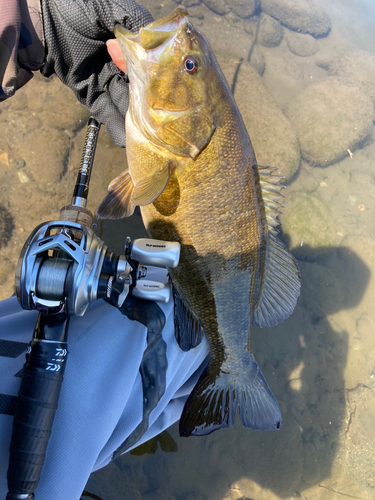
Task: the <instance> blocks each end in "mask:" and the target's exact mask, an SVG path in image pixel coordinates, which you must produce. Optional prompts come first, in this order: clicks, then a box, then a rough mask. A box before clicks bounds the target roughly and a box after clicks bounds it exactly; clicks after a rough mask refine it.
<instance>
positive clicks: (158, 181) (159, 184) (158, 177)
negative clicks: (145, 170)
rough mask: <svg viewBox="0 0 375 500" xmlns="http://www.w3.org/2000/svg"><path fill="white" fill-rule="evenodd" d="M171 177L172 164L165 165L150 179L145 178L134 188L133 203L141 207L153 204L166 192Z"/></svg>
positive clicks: (149, 177)
mask: <svg viewBox="0 0 375 500" xmlns="http://www.w3.org/2000/svg"><path fill="white" fill-rule="evenodd" d="M169 176H170V164H169V162H166V163H165V165H164V166H163V167H162V168H161V169H160V170H159V171H158V172H155V173H153V174H152V175H150V176H148V177H144V178H143V179H141V180H140V181H138V182H137V183H136V185H135V186H134V193H133V202H134V204H135V205H140V206H141V207H143V206H145V205H149V204H150V203H153V202H154V201H155V200H156V199H157V198H159V196H160V195H161V194H162V192H163V191H164V189H165V187H166V185H167V184H168V181H169Z"/></svg>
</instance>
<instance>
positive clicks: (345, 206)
mask: <svg viewBox="0 0 375 500" xmlns="http://www.w3.org/2000/svg"><path fill="white" fill-rule="evenodd" d="M219 3H220V2H217V3H216V5H219ZM270 3H271V2H270ZM290 3H292V2H285V5H287V4H288V5H290ZM321 3H322V5H323V4H324V2H323V0H322V1H321ZM185 4H187V6H188V10H189V12H191V14H193V16H195V17H192V22H193V24H194V25H195V26H196V27H197V28H198V29H199V30H200V31H201V32H202V33H204V34H205V35H206V36H207V38H208V40H209V41H210V43H211V45H212V47H213V49H214V51H215V53H216V54H217V56H218V59H219V62H220V63H221V65H222V69H223V71H224V73H225V74H226V75H227V78H228V81H229V84H230V85H231V86H232V88H233V89H234V94H235V98H236V100H237V103H238V105H239V108H240V110H241V113H242V114H243V117H244V120H245V123H246V124H247V125H248V128H249V132H250V137H251V139H252V141H253V145H254V149H255V152H256V155H257V158H258V162H259V163H263V164H264V162H267V163H268V162H269V164H270V165H272V166H279V167H280V170H281V171H282V173H283V175H285V176H286V181H285V183H286V184H287V189H286V190H285V191H284V195H285V201H284V205H285V215H284V217H283V218H282V221H283V236H282V237H283V238H284V240H285V241H287V242H289V245H290V247H291V249H292V251H293V252H294V253H295V255H296V256H297V257H298V259H299V264H300V268H301V274H302V294H301V298H300V301H299V303H298V305H297V307H296V310H295V312H294V313H293V315H292V316H291V317H290V318H289V319H288V320H287V321H285V322H284V323H283V324H281V325H278V326H277V327H275V328H272V329H268V330H259V329H258V330H256V332H255V335H254V349H255V356H256V358H257V360H258V362H259V364H260V366H261V368H262V371H263V373H264V375H265V377H266V379H267V381H268V383H269V385H270V387H271V388H272V390H273V392H274V394H275V397H276V398H277V400H278V401H279V404H280V408H281V411H282V414H283V427H282V429H281V431H280V432H278V433H273V432H270V433H255V432H251V431H249V430H247V429H244V428H242V427H241V425H240V424H239V423H238V425H237V424H236V426H235V428H234V429H230V430H225V431H220V432H216V433H214V434H212V435H210V436H208V437H207V438H193V437H192V438H188V439H186V438H184V439H182V438H179V436H178V428H177V426H173V427H172V428H171V429H170V431H169V433H170V435H171V436H172V438H173V439H174V440H175V442H176V443H177V446H178V452H177V453H176V452H175V451H171V452H169V453H168V452H165V451H163V450H162V449H161V445H160V444H159V445H158V449H157V451H156V453H154V454H144V455H142V456H134V455H130V454H126V455H124V456H123V457H121V458H120V459H118V460H117V461H115V462H114V463H113V464H110V465H109V466H108V467H106V468H105V469H103V470H101V471H98V472H97V473H95V474H93V475H92V477H91V478H90V480H89V483H88V485H87V490H88V491H91V492H93V493H95V494H97V495H99V496H101V497H102V498H103V499H105V500H115V499H118V498H134V499H142V500H151V499H160V500H161V499H163V500H174V499H176V500H188V499H189V500H200V499H209V500H224V499H225V500H229V499H230V500H236V499H250V500H251V499H253V500H275V499H280V498H303V499H306V500H318V499H319V500H326V499H327V500H328V499H333V500H335V499H336V498H337V499H340V498H343V497H344V498H345V497H347V498H357V499H363V500H367V499H372V498H374V496H375V473H374V465H375V452H374V450H375V430H374V429H375V393H374V390H375V340H374V336H373V331H374V317H373V303H374V288H373V269H374V266H375V241H374V237H373V234H374V217H373V213H374V208H375V206H374V205H375V174H374V169H373V165H374V163H375V142H374V138H375V134H374V126H373V123H372V119H373V118H372V115H371V113H373V103H374V102H375V100H374V99H375V83H374V82H375V77H374V78H372V75H375V62H374V60H375V53H374V47H375V35H374V33H375V31H374V21H373V20H374V19H375V7H374V4H373V3H372V2H369V1H367V2H366V1H364V0H361V1H357V2H355V5H353V2H349V1H348V0H337V1H331V2H330V3H329V5H328V6H327V7H325V8H326V11H327V13H328V15H329V17H330V20H331V23H332V28H331V31H330V32H329V34H328V35H327V36H324V37H321V38H317V39H314V40H310V39H309V38H307V39H308V40H309V41H308V42H306V39H305V40H303V39H299V40H297V42H296V41H295V40H294V43H293V33H291V32H290V30H288V28H286V27H284V32H283V36H282V40H281V42H280V43H279V44H278V45H277V46H265V45H264V43H266V44H267V45H270V44H271V42H266V41H265V40H269V38H267V37H266V36H265V35H264V33H263V34H262V33H261V32H260V28H261V25H260V26H259V31H258V39H257V41H255V40H254V35H250V34H249V31H250V29H249V26H250V27H251V29H252V30H253V33H254V34H255V32H256V29H254V27H255V28H256V23H255V24H251V22H250V21H249V20H243V19H241V18H239V17H238V16H236V15H234V14H233V13H227V14H226V15H225V16H222V15H220V14H217V13H214V12H212V11H211V10H210V9H209V8H208V7H206V6H205V5H204V4H200V3H199V1H198V0H196V1H195V0H189V1H188V2H186V3H185ZM144 5H145V6H146V7H148V8H149V9H150V10H151V12H152V14H153V16H154V17H155V18H158V17H163V16H164V15H166V14H168V13H169V12H170V11H171V10H172V9H173V8H174V7H175V6H176V4H175V3H173V2H172V0H165V1H163V3H162V4H160V3H159V2H144ZM189 5H190V7H189ZM216 8H218V7H216ZM285 10H286V6H285V9H284V12H285ZM273 29H275V28H273ZM263 35H264V37H265V38H262V36H263ZM305 36H306V37H307V35H305ZM271 38H272V37H271ZM260 41H263V44H262V43H260ZM305 42H306V46H305ZM273 43H274V42H273ZM311 47H312V48H311ZM292 50H294V52H300V53H301V52H302V51H305V53H306V51H307V53H309V51H310V52H314V51H315V50H316V51H315V53H313V54H310V55H305V56H302V55H297V54H296V53H294V52H292ZM363 51H368V52H365V53H364V52H363ZM249 53H250V54H251V58H250V62H251V63H252V64H253V66H254V67H255V68H256V70H257V72H258V73H259V72H260V73H262V76H257V75H255V77H254V76H253V71H252V69H251V68H249V66H248V63H247V60H248V56H249ZM236 70H238V71H237V73H236ZM262 70H263V72H262ZM235 74H236V75H237V76H236V79H235V81H234V75H235ZM254 79H255V80H254ZM250 81H251V82H253V81H256V82H259V81H260V82H261V84H262V85H261V91H259V93H258V94H256V95H255V97H254V94H253V93H252V92H253V89H251V88H249V85H250V83H249V82H250ZM323 95H324V99H323V97H322V96H323ZM255 99H256V102H255ZM296 99H297V100H296ZM298 99H299V100H298ZM260 102H261V105H260V104H259V103H260ZM331 103H332V104H331ZM371 103H372V104H371ZM330 106H331V107H330ZM371 106H372V107H371ZM252 110H256V112H255V113H254V114H256V115H257V116H256V117H255V118H254V117H253V116H251V115H252ZM285 117H287V120H286V119H285ZM316 117H318V119H315V118H316ZM87 118H88V115H87V112H86V111H85V109H84V108H83V107H81V106H80V105H79V104H77V103H76V102H75V99H74V97H73V95H72V94H71V92H70V91H69V90H68V89H65V88H64V87H63V86H62V85H61V84H60V82H59V81H58V80H57V79H52V80H45V79H43V78H42V77H41V76H39V75H36V77H35V78H34V80H33V81H31V82H30V83H29V84H28V85H26V87H25V88H24V89H21V90H20V91H18V92H17V94H16V96H15V97H14V98H12V99H10V100H8V101H7V102H5V103H2V105H1V107H0V126H1V130H2V134H1V137H0V205H1V206H3V207H5V209H6V211H7V213H9V214H10V215H11V219H9V218H8V219H6V221H5V222H6V228H5V229H6V231H5V232H4V231H3V232H1V231H2V228H3V226H1V224H5V223H3V222H2V219H1V213H0V236H1V238H0V245H1V247H0V297H1V298H5V297H7V296H9V295H10V294H11V293H13V284H14V269H15V266H16V263H17V259H18V255H19V252H20V250H21V247H22V245H23V243H24V241H25V239H26V237H27V236H28V234H29V233H30V232H31V230H32V229H33V228H34V227H35V226H36V225H37V224H38V223H39V222H41V221H43V220H51V219H54V218H57V217H58V212H59V209H60V207H61V206H62V205H64V204H65V203H69V202H70V199H71V194H72V189H73V184H74V181H75V177H76V170H77V168H78V164H79V159H80V154H81V147H82V144H83V140H84V135H85V125H86V121H87ZM285 120H286V121H285ZM260 130H261V133H259V131H260ZM296 137H297V138H298V139H299V146H300V147H298V142H296ZM296 144H297V146H296ZM348 150H349V151H348ZM280 151H282V154H280ZM296 155H297V156H298V161H297V162H296V161H295V158H296ZM124 162H125V153H124V151H122V150H120V149H118V148H116V147H115V146H114V144H113V143H112V141H111V140H110V138H109V137H108V136H107V135H106V134H105V132H104V130H102V131H101V135H100V139H99V145H98V149H97V156H96V162H95V165H94V171H93V176H92V182H91V189H90V195H89V208H91V209H92V210H95V208H96V206H97V204H98V203H99V202H100V201H101V199H102V198H103V197H104V195H105V193H106V188H107V185H108V184H109V182H110V181H111V180H112V179H113V178H114V177H115V176H116V175H118V174H119V173H120V172H121V171H122V170H123V168H124ZM318 165H319V166H318ZM297 166H298V169H297V170H296V171H295V172H294V169H295V168H296V167H297ZM2 213H3V214H4V213H5V211H4V210H3V211H2ZM3 219H4V220H5V218H4V217H3ZM10 229H12V230H10ZM143 231H144V230H143V228H142V224H141V220H140V217H139V216H138V215H136V216H134V217H133V218H132V219H131V220H127V221H119V222H115V223H103V224H101V225H100V226H99V232H100V234H101V236H102V238H103V239H105V241H106V243H107V244H108V245H109V246H110V247H111V248H112V249H113V250H115V251H117V252H121V249H122V245H123V240H124V238H125V236H127V235H130V236H131V237H132V238H135V237H137V236H139V235H140V234H143ZM119 235H120V236H119ZM233 293H234V294H235V290H233ZM163 447H164V448H165V446H163ZM167 448H168V446H167ZM169 449H175V447H173V446H172V447H169Z"/></svg>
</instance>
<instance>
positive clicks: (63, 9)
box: [41, 0, 153, 147]
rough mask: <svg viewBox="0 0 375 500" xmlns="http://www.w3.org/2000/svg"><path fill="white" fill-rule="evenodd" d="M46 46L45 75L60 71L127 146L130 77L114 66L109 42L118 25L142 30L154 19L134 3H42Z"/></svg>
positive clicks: (84, 0) (47, 0) (96, 0)
mask: <svg viewBox="0 0 375 500" xmlns="http://www.w3.org/2000/svg"><path fill="white" fill-rule="evenodd" d="M41 4H42V15H43V25H44V36H45V45H46V52H47V54H46V61H45V63H44V65H43V66H42V68H41V73H42V74H43V75H44V76H47V77H48V76H51V75H52V74H53V73H56V74H57V76H58V77H59V78H60V80H61V81H62V82H63V83H64V84H66V85H67V86H68V87H70V88H71V89H72V90H73V91H74V93H75V95H76V96H77V98H78V100H79V101H80V102H81V103H83V104H85V105H86V106H87V108H88V110H89V111H90V113H91V115H92V116H93V117H94V118H95V119H96V120H98V121H99V122H101V123H104V124H105V128H106V131H107V133H108V134H109V135H110V136H111V137H112V139H113V140H114V141H115V142H116V144H117V145H118V146H120V147H125V120H124V117H125V113H126V111H127V109H128V101H129V89H128V80H127V78H126V77H125V76H124V75H123V74H121V73H120V72H119V70H118V69H117V68H116V66H115V64H114V63H113V62H112V60H111V58H110V56H109V54H108V52H107V47H106V41H107V40H109V39H111V38H113V30H114V27H115V25H116V24H121V25H122V26H124V27H125V28H127V29H129V30H131V31H133V32H138V31H139V29H140V28H141V27H142V26H145V25H146V24H148V23H150V22H152V21H153V19H152V16H151V14H150V13H149V12H148V11H147V10H146V9H145V8H144V7H141V6H140V5H137V4H136V3H135V2H134V0H42V1H41Z"/></svg>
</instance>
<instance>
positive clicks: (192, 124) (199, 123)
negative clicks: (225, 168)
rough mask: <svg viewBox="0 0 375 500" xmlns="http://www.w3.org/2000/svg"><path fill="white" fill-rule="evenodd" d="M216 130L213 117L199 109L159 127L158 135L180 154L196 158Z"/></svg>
mask: <svg viewBox="0 0 375 500" xmlns="http://www.w3.org/2000/svg"><path fill="white" fill-rule="evenodd" d="M214 131H215V125H214V123H213V120H212V117H210V116H208V115H206V114H204V113H203V112H202V111H201V110H199V109H198V110H193V111H192V112H191V113H183V114H182V115H181V116H180V117H179V118H176V119H175V120H172V121H170V122H169V123H166V124H165V125H163V126H162V127H160V128H159V129H158V131H157V136H158V138H159V139H160V140H161V141H163V142H165V143H166V144H168V145H170V146H172V148H173V149H174V150H175V151H176V152H178V153H179V154H180V155H182V156H190V157H191V158H192V159H193V160H194V159H195V158H196V157H197V156H198V155H199V153H200V152H201V151H202V150H203V149H204V148H205V147H206V146H207V144H208V143H209V142H210V139H211V137H212V134H213V133H214Z"/></svg>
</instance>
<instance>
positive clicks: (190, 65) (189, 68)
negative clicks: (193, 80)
mask: <svg viewBox="0 0 375 500" xmlns="http://www.w3.org/2000/svg"><path fill="white" fill-rule="evenodd" d="M184 69H185V71H186V73H189V75H194V74H195V73H196V72H197V71H198V69H199V64H198V61H197V60H196V59H195V58H194V57H193V56H187V57H185V60H184Z"/></svg>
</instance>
